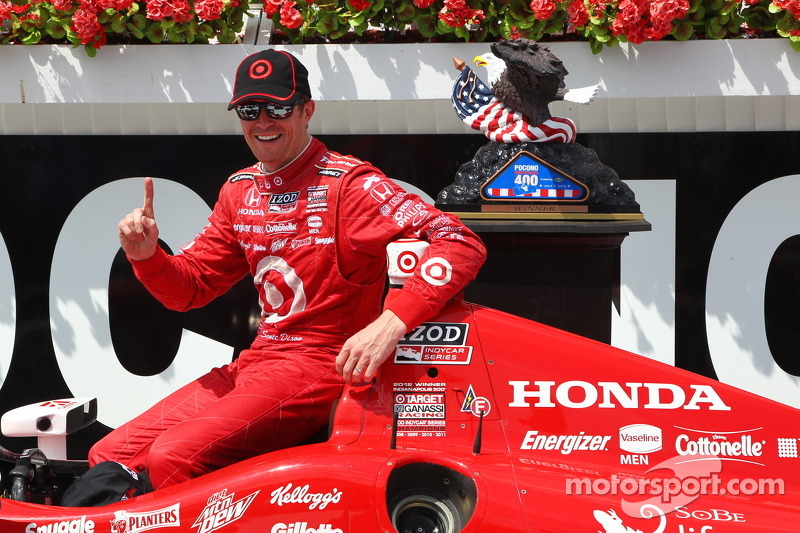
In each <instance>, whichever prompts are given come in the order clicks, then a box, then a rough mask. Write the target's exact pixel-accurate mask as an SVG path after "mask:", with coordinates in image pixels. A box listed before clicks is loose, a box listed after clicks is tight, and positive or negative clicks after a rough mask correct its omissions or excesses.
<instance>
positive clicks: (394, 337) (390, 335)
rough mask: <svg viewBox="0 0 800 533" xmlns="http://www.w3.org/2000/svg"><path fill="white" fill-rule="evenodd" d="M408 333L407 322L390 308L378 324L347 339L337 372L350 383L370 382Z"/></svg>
mask: <svg viewBox="0 0 800 533" xmlns="http://www.w3.org/2000/svg"><path fill="white" fill-rule="evenodd" d="M406 331H407V328H406V325H405V324H404V323H403V321H402V320H400V319H399V318H398V317H397V315H395V314H394V313H393V312H392V311H389V310H388V309H387V310H386V311H384V312H383V313H382V314H381V316H379V317H378V318H377V319H375V321H374V322H372V323H371V324H369V325H368V326H367V327H365V328H364V329H362V330H361V331H359V332H358V333H356V334H355V335H353V336H352V337H350V338H349V339H347V341H346V342H345V343H344V346H342V351H340V352H339V355H337V356H336V371H337V372H338V373H340V374H341V375H342V377H343V378H344V380H345V382H347V383H353V382H366V383H369V382H370V381H372V378H374V377H375V374H376V373H377V372H378V367H380V366H381V364H383V362H384V361H385V360H386V358H387V357H389V354H391V353H392V351H393V350H394V348H395V346H396V345H397V341H399V340H400V339H401V338H402V337H403V335H405V333H406Z"/></svg>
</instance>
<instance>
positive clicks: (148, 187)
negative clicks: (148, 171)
mask: <svg viewBox="0 0 800 533" xmlns="http://www.w3.org/2000/svg"><path fill="white" fill-rule="evenodd" d="M154 195H155V193H154V192H153V178H145V179H144V205H142V211H143V214H144V216H146V217H150V218H154V217H153V196H154Z"/></svg>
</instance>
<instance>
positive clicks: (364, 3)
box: [347, 0, 372, 11]
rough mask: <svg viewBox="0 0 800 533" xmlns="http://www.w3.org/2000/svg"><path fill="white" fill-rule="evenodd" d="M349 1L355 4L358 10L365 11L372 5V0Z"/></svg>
mask: <svg viewBox="0 0 800 533" xmlns="http://www.w3.org/2000/svg"><path fill="white" fill-rule="evenodd" d="M347 3H348V4H350V5H351V6H353V9H355V10H356V11H365V10H367V9H369V8H370V7H372V2H370V0H347Z"/></svg>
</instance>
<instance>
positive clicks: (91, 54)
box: [83, 44, 97, 57]
mask: <svg viewBox="0 0 800 533" xmlns="http://www.w3.org/2000/svg"><path fill="white" fill-rule="evenodd" d="M83 49H84V50H86V55H87V56H89V57H94V56H96V55H97V48H95V47H94V46H92V45H91V44H87V45H84V47H83Z"/></svg>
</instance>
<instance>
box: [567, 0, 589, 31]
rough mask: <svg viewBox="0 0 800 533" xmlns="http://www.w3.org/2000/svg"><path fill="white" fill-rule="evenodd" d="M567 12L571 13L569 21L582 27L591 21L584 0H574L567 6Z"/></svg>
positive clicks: (577, 26)
mask: <svg viewBox="0 0 800 533" xmlns="http://www.w3.org/2000/svg"><path fill="white" fill-rule="evenodd" d="M567 13H568V14H569V23H570V24H572V25H573V26H575V27H576V28H580V27H581V26H584V25H585V24H586V23H587V22H589V12H588V11H587V10H586V5H584V3H583V0H573V1H572V2H570V4H569V5H568V6H567Z"/></svg>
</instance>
